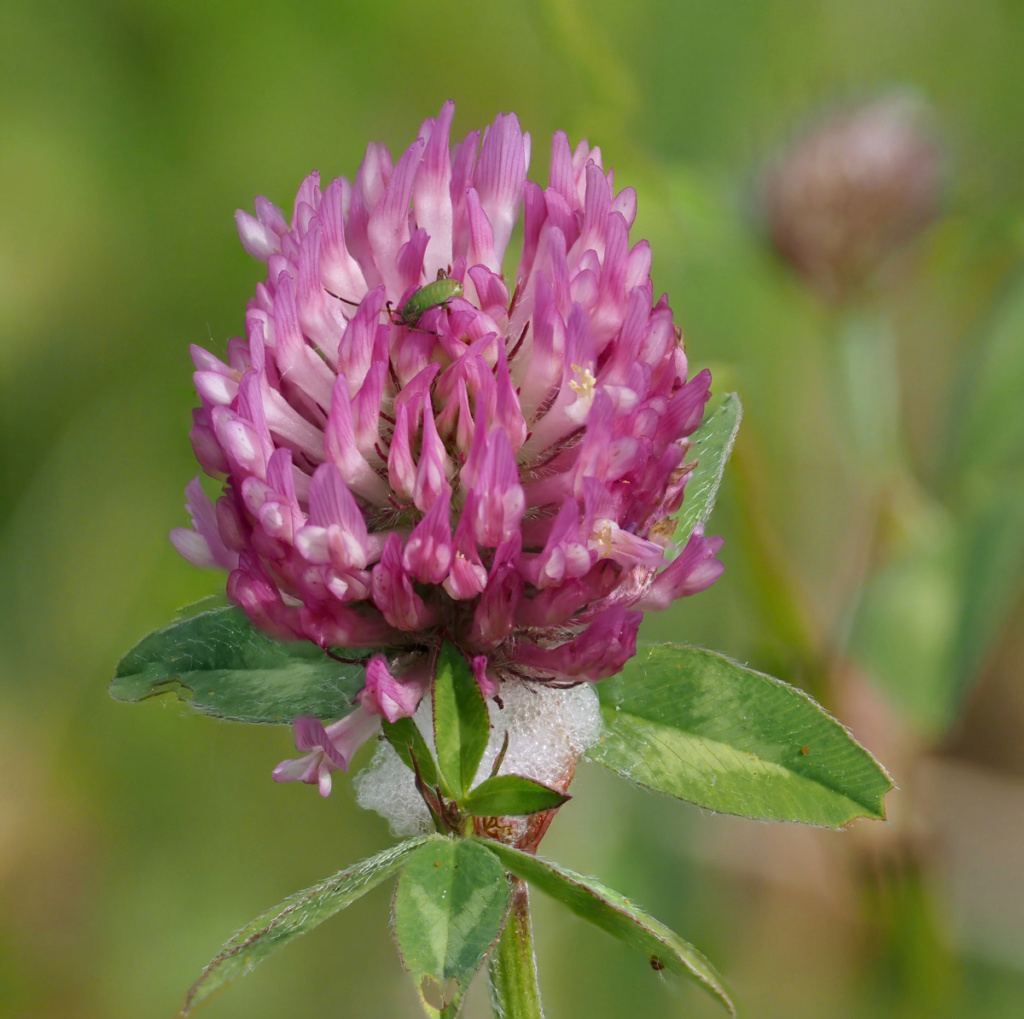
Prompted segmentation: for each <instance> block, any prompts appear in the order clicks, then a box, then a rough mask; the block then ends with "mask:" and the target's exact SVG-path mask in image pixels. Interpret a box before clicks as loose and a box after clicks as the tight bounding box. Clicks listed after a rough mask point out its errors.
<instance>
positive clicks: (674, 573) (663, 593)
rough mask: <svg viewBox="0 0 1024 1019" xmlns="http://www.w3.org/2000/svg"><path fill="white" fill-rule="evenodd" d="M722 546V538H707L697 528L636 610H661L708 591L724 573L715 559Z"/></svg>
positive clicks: (639, 602)
mask: <svg viewBox="0 0 1024 1019" xmlns="http://www.w3.org/2000/svg"><path fill="white" fill-rule="evenodd" d="M722 544H723V539H722V538H705V537H704V532H703V529H702V528H697V529H696V530H695V531H694V532H693V534H691V535H690V540H689V541H687V543H686V546H685V547H684V548H683V550H682V552H680V553H679V557H678V558H677V559H676V560H675V561H674V562H672V563H670V564H669V565H668V566H667V567H666V568H665V569H664V570H663V571H662V572H661V573H660V574H659V575H658V576H657V578H656V579H655V580H654V581H653V583H652V584H651V586H650V587H649V588H648V589H647V590H646V591H645V592H644V595H643V597H642V598H641V599H640V600H639V601H638V602H637V603H636V606H635V607H636V608H638V609H640V610H641V611H651V610H654V611H661V610H663V609H667V608H668V607H669V606H670V605H671V604H672V603H673V602H674V601H675V600H676V599H677V598H685V597H687V596H689V595H691V594H697V593H698V592H700V591H704V590H706V589H707V588H709V587H710V586H711V585H712V584H713V583H714V582H715V581H716V580H717V579H718V578H719V577H720V576H721V575H722V573H723V571H724V570H725V565H724V564H723V563H722V562H720V561H719V560H718V559H716V558H715V556H717V555H718V552H719V550H720V549H721V547H722Z"/></svg>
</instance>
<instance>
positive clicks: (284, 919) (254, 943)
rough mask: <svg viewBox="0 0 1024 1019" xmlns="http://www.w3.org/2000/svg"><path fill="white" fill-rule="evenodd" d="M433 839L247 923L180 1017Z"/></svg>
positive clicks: (381, 856)
mask: <svg viewBox="0 0 1024 1019" xmlns="http://www.w3.org/2000/svg"><path fill="white" fill-rule="evenodd" d="M432 838H433V836H424V837H422V838H415V839H409V840H408V841H407V842H402V843H401V844H399V845H397V846H392V847H391V848H390V849H386V850H385V851H384V852H383V853H378V854H377V855H376V856H374V857H371V858H370V859H369V860H363V862H362V863H357V864H356V865H355V866H354V867H349V868H347V869H346V870H342V871H339V872H338V873H337V874H335V875H334V876H333V877H329V878H328V879H327V880H326V881H322V882H320V884H317V885H314V886H313V887H312V888H307V889H305V891H301V892H297V893H296V894H295V895H292V896H290V897H289V898H287V899H285V900H284V902H282V903H281V904H280V905H278V906H274V907H273V909H268V910H267V911H266V912H265V913H261V914H260V915H259V916H258V917H256V919H255V920H253V921H252V922H251V923H249V924H246V926H245V927H243V928H242V929H241V930H240V931H239V932H238V933H237V934H236V935H235V936H234V937H233V938H232V939H231V940H230V941H229V942H228V943H227V944H226V945H225V946H224V947H223V948H222V949H221V951H220V953H219V954H218V955H217V956H216V958H214V959H213V961H212V962H211V963H210V964H209V965H208V966H207V967H206V969H205V970H204V971H203V973H202V975H201V976H200V977H199V979H198V980H197V981H196V982H195V983H194V984H193V985H192V988H191V989H190V990H189V992H188V996H187V997H186V998H185V1003H184V1005H183V1006H182V1009H181V1014H182V1015H188V1014H189V1012H190V1011H191V1010H192V1009H193V1008H194V1007H195V1006H196V1005H198V1004H199V1003H200V1002H202V1001H205V1000H206V999H207V998H208V997H209V996H210V995H211V994H213V993H214V992H215V991H217V990H220V988H222V987H223V986H224V985H225V984H227V983H230V981H232V980H234V979H235V978H236V977H239V976H241V975H242V974H243V973H248V972H249V971H250V970H252V969H254V968H255V967H256V966H257V965H258V964H259V963H261V962H262V961H263V960H264V959H266V958H267V957H268V956H269V955H271V954H273V953H274V952H276V951H277V950H278V949H279V948H283V947H284V946H285V945H287V944H288V943H289V942H291V941H293V940H294V939H295V938H297V937H299V936H300V935H302V934H305V933H306V932H307V931H310V930H312V929H313V928H314V927H317V926H319V925H320V924H321V923H323V922H324V920H327V919H329V918H330V917H332V916H334V914H335V913H337V912H339V911H340V910H342V909H344V908H345V907H346V906H348V905H351V903H353V902H355V900H356V899H358V898H360V897H361V896H362V895H365V894H366V893H367V892H368V891H370V890H371V889H372V888H375V887H376V886H377V885H379V884H380V883H381V882H382V881H385V880H387V878H389V877H391V875H392V874H394V873H395V872H396V871H397V870H399V868H401V866H402V865H403V864H404V863H405V862H406V860H408V859H409V857H410V856H411V855H412V854H413V853H414V852H415V851H416V850H417V849H420V848H421V847H423V846H424V845H425V844H426V843H428V842H430V841H431V840H432Z"/></svg>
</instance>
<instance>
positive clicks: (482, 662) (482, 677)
mask: <svg viewBox="0 0 1024 1019" xmlns="http://www.w3.org/2000/svg"><path fill="white" fill-rule="evenodd" d="M470 665H471V666H472V667H473V676H474V678H475V679H476V685H477V686H478V687H480V693H482V694H483V695H484V697H485V698H487V699H488V700H489V699H490V698H491V697H494V696H495V695H496V694H497V692H498V690H500V689H501V684H500V683H499V682H498V681H497V680H496V679H495V678H494V677H493V676H492V675H491V674H490V672H488V668H487V667H488V665H489V661H488V658H487V655H477V656H476V657H475V658H474V659H473V660H472V661H471V662H470Z"/></svg>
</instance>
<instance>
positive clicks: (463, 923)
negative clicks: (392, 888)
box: [394, 839, 509, 1013]
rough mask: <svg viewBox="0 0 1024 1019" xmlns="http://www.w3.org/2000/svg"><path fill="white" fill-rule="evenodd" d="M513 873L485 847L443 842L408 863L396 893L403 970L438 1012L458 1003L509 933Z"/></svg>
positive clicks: (397, 931) (431, 844)
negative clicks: (493, 949)
mask: <svg viewBox="0 0 1024 1019" xmlns="http://www.w3.org/2000/svg"><path fill="white" fill-rule="evenodd" d="M508 906H509V885H508V879H507V878H506V877H505V870H504V868H503V867H502V865H501V864H500V863H499V862H498V860H497V859H495V857H494V856H493V855H492V854H491V853H489V852H487V850H486V849H484V848H483V846H481V845H478V844H477V843H476V842H473V841H468V840H465V839H456V840H452V839H435V840H433V841H432V842H431V843H430V844H429V845H427V846H424V847H423V848H422V849H420V850H419V851H418V852H417V853H416V854H415V855H414V856H413V857H412V858H411V859H410V860H409V862H408V863H407V864H406V866H405V869H404V870H403V871H402V877H401V879H400V880H399V882H398V889H397V891H396V892H395V901H394V921H395V937H396V938H397V940H398V950H399V952H400V953H401V956H402V964H403V965H404V966H405V968H406V969H407V970H408V971H409V972H410V973H411V974H412V975H413V978H414V979H415V981H416V985H417V988H418V989H419V992H420V998H421V1000H423V1002H424V1004H425V1005H427V1006H430V1007H431V1008H432V1009H433V1010H434V1012H435V1013H436V1012H440V1011H443V1010H444V1009H445V1008H447V1007H449V1006H451V1005H452V1004H453V1003H457V1002H458V1001H459V1000H460V999H461V997H462V995H463V993H464V992H465V990H466V988H467V987H468V986H469V982H470V980H471V979H472V978H473V974H474V973H476V971H477V970H478V969H479V968H480V964H481V963H482V962H483V960H484V956H486V955H487V953H488V952H489V951H490V949H491V946H492V945H493V944H494V942H495V941H496V940H497V938H498V935H499V934H500V933H501V928H502V925H503V924H504V922H505V915H506V914H507V913H508Z"/></svg>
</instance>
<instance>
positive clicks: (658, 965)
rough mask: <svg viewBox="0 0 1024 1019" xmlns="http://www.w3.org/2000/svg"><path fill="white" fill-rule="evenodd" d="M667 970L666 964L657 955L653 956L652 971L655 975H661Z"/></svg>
mask: <svg viewBox="0 0 1024 1019" xmlns="http://www.w3.org/2000/svg"><path fill="white" fill-rule="evenodd" d="M664 968H665V964H664V963H663V962H662V961H661V959H659V958H658V957H657V956H656V955H652V956H651V969H653V970H654V972H655V973H660V972H661V971H662V970H663V969H664Z"/></svg>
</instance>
